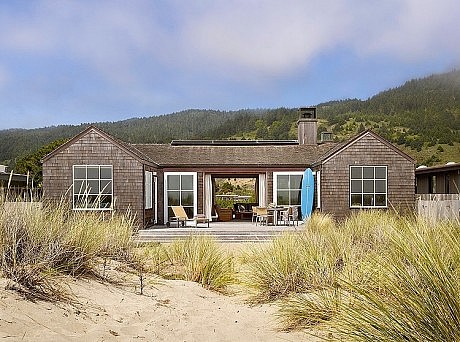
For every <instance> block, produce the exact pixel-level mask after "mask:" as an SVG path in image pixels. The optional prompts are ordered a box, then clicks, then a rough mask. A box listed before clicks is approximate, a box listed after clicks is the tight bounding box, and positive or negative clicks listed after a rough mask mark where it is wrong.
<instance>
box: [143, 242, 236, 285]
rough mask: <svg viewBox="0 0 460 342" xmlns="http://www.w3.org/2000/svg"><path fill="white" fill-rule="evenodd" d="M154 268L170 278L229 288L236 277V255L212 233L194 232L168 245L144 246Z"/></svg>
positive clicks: (151, 267) (152, 268)
mask: <svg viewBox="0 0 460 342" xmlns="http://www.w3.org/2000/svg"><path fill="white" fill-rule="evenodd" d="M142 249H144V250H147V251H144V252H143V253H144V254H145V255H146V256H147V257H146V260H148V261H147V262H148V263H149V265H150V268H149V269H150V270H151V271H153V272H155V273H157V274H159V275H161V276H163V277H165V278H168V279H183V280H188V281H193V282H197V283H199V284H201V285H202V286H203V287H205V288H207V289H210V290H214V291H218V292H226V290H227V286H228V285H231V284H233V283H234V282H235V281H236V278H235V269H234V260H233V255H232V254H231V253H229V252H228V251H227V250H225V249H224V248H223V246H221V244H219V243H218V242H216V240H215V239H214V238H212V237H209V236H200V235H193V234H190V235H189V236H187V237H186V238H183V239H179V240H176V241H174V242H173V243H171V244H167V245H160V244H158V245H150V246H146V247H142Z"/></svg>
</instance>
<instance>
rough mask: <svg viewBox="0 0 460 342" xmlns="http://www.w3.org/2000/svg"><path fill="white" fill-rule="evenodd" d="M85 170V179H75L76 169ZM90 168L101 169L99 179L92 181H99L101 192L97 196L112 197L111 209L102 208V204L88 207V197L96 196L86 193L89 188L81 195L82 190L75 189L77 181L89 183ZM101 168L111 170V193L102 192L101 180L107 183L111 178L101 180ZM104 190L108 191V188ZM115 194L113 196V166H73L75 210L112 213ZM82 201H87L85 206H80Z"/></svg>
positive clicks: (73, 203)
mask: <svg viewBox="0 0 460 342" xmlns="http://www.w3.org/2000/svg"><path fill="white" fill-rule="evenodd" d="M83 167H84V168H85V169H86V176H85V178H75V168H83ZM88 168H98V169H99V178H90V179H91V180H93V181H94V180H97V181H98V182H99V192H98V193H97V194H96V195H97V196H110V197H111V201H110V206H109V207H101V206H100V202H99V206H98V207H93V206H88V204H89V202H88V197H89V196H90V195H94V194H88V193H87V192H86V191H87V190H88V188H87V187H85V190H84V193H83V194H82V193H80V189H75V181H81V180H83V181H85V182H87V181H88ZM101 168H110V174H111V175H110V189H109V190H110V191H109V192H104V193H102V192H101V180H103V181H107V180H108V179H109V178H101V177H100V169H101ZM104 189H107V187H104ZM76 197H78V200H77V201H76ZM114 198H115V197H114V194H113V165H97V164H78V165H73V166H72V208H73V210H78V211H110V210H113V204H114ZM81 200H84V201H85V206H83V207H82V206H79V205H78V203H82V202H81Z"/></svg>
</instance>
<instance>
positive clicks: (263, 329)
mask: <svg viewBox="0 0 460 342" xmlns="http://www.w3.org/2000/svg"><path fill="white" fill-rule="evenodd" d="M66 283H67V284H68V286H69V287H70V291H71V292H73V293H74V295H75V299H76V300H77V301H78V303H77V304H73V305H70V304H62V303H60V304H53V303H47V302H36V303H33V302H30V301H26V300H24V299H22V298H21V297H20V296H19V295H18V294H17V293H15V292H14V291H11V290H3V289H4V287H5V285H6V284H7V280H1V282H0V286H1V288H2V290H1V291H0V295H1V297H0V338H1V339H2V340H4V341H138V340H139V341H299V340H303V341H305V340H314V339H312V337H311V336H310V335H308V334H306V333H303V332H290V333H286V332H280V331H278V330H277V323H276V318H275V315H274V312H275V307H273V306H270V305H262V306H252V307H251V306H249V305H247V304H245V303H244V300H243V298H242V297H241V296H224V295H221V294H218V293H214V292H211V291H208V290H206V289H204V288H202V287H201V286H200V285H198V284H196V283H192V282H186V281H180V280H168V281H166V280H163V281H162V283H161V284H158V285H148V286H146V289H145V292H146V293H145V294H144V295H142V296H141V295H139V294H137V293H138V289H136V285H137V283H135V282H132V281H131V282H125V283H124V285H123V286H121V285H117V286H115V285H113V284H108V283H102V282H98V281H95V280H68V281H67V282H66Z"/></svg>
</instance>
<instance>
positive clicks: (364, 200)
mask: <svg viewBox="0 0 460 342" xmlns="http://www.w3.org/2000/svg"><path fill="white" fill-rule="evenodd" d="M386 206H387V167H386V166H350V207H351V208H385V207H386Z"/></svg>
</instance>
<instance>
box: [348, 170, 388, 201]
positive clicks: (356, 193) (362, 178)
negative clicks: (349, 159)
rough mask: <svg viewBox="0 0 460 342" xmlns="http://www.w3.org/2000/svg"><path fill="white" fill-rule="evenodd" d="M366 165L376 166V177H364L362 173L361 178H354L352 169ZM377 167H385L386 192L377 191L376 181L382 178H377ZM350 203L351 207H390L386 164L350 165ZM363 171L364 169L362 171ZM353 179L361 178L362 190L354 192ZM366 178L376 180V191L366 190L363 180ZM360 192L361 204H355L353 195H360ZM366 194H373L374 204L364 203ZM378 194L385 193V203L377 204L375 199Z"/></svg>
mask: <svg viewBox="0 0 460 342" xmlns="http://www.w3.org/2000/svg"><path fill="white" fill-rule="evenodd" d="M366 167H372V168H374V177H373V178H364V175H363V174H362V173H361V178H352V177H351V175H352V169H353V168H361V169H362V170H363V169H364V168H366ZM376 168H385V192H377V191H376V186H375V181H377V180H378V181H380V180H382V179H381V178H375V169H376ZM349 172H350V173H349V205H350V209H385V208H388V167H387V166H386V165H350V168H349ZM361 172H363V171H361ZM353 180H355V181H356V180H361V182H362V184H361V192H352V181H353ZM364 180H372V181H374V191H373V192H364V185H363V181H364ZM358 194H360V195H361V196H362V197H361V205H353V202H352V196H353V195H358ZM364 195H373V203H374V204H372V205H364V204H363V203H364V199H363V196H364ZM376 195H385V205H376V203H375V202H376V201H375V196H376Z"/></svg>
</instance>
